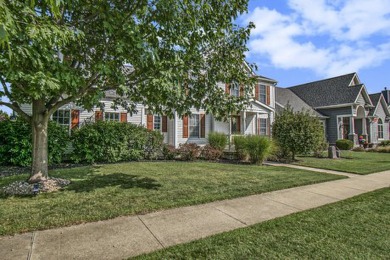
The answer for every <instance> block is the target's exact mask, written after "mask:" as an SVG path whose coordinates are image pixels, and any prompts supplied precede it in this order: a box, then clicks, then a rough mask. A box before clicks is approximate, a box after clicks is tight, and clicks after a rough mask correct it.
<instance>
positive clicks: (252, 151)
mask: <svg viewBox="0 0 390 260" xmlns="http://www.w3.org/2000/svg"><path fill="white" fill-rule="evenodd" d="M233 141H234V146H235V149H236V153H237V158H238V159H239V160H248V159H249V160H250V161H251V162H252V163H256V164H261V163H262V162H263V161H264V159H265V158H266V157H267V156H268V155H269V154H270V152H271V141H270V140H269V139H268V138H266V137H263V136H258V135H247V136H234V139H233Z"/></svg>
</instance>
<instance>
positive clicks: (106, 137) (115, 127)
mask: <svg viewBox="0 0 390 260" xmlns="http://www.w3.org/2000/svg"><path fill="white" fill-rule="evenodd" d="M72 141H73V148H74V151H73V155H72V159H73V160H74V161H76V162H87V163H95V162H119V161H136V160H141V159H144V158H147V159H152V158H155V157H156V156H157V154H158V152H159V151H161V149H162V141H163V137H162V135H161V133H159V132H155V131H150V130H147V129H146V128H144V127H142V126H137V125H134V124H130V123H121V122H107V121H99V122H96V123H93V124H87V125H85V126H83V127H81V128H80V129H77V130H75V131H74V132H73V134H72Z"/></svg>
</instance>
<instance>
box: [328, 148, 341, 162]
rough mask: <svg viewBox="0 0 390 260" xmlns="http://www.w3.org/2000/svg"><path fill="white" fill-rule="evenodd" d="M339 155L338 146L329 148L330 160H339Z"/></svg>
mask: <svg viewBox="0 0 390 260" xmlns="http://www.w3.org/2000/svg"><path fill="white" fill-rule="evenodd" d="M338 155H339V153H338V152H337V150H336V146H329V147H328V158H330V159H337V158H339V157H338Z"/></svg>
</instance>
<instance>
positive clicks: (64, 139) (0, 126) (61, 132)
mask: <svg viewBox="0 0 390 260" xmlns="http://www.w3.org/2000/svg"><path fill="white" fill-rule="evenodd" d="M68 143H69V135H68V131H67V130H66V129H65V128H63V127H62V126H60V125H58V124H57V123H56V122H53V121H49V125H48V156H49V165H53V164H56V163H60V162H61V161H62V158H63V157H64V153H65V151H66V148H67V145H68ZM31 163H32V130H31V126H30V124H29V123H27V122H25V121H24V120H22V119H20V118H18V119H17V120H16V121H11V120H9V119H6V120H2V121H0V164H1V165H14V166H24V167H25V166H31Z"/></svg>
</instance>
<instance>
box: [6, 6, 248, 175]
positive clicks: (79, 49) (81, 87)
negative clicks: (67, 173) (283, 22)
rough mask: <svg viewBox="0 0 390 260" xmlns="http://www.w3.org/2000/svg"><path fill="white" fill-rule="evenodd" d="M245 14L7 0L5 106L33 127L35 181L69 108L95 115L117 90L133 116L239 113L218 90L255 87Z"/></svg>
mask: <svg viewBox="0 0 390 260" xmlns="http://www.w3.org/2000/svg"><path fill="white" fill-rule="evenodd" d="M247 8H248V0H226V1H220V0H210V1H195V0H190V1H182V0H158V1H157V0H153V1H147V0H138V1H134V0H99V1H91V0H72V1H70V0H40V1H34V0H26V1H1V0H0V82H1V84H0V98H1V97H3V96H6V97H7V98H8V100H9V101H8V100H4V99H3V100H1V101H0V105H4V106H7V107H9V108H11V109H13V110H14V111H16V112H17V113H18V114H19V115H20V116H22V117H24V118H25V119H26V120H27V121H28V122H29V123H30V125H31V127H32V133H33V135H32V140H33V142H32V143H33V154H32V157H33V160H32V172H31V178H30V181H36V180H38V181H39V179H42V178H39V176H43V178H46V177H47V176H48V167H47V163H48V160H47V156H48V153H47V135H48V133H47V127H48V121H49V118H50V117H51V115H52V114H53V113H54V112H55V111H56V110H57V109H59V108H60V107H61V106H63V105H66V104H68V103H70V102H75V103H76V104H80V105H83V106H84V107H85V108H87V109H91V108H92V107H93V106H94V105H96V104H98V102H99V100H100V99H101V98H102V97H103V96H104V91H106V90H116V92H117V94H118V95H119V96H121V97H122V98H118V99H117V100H116V102H115V104H116V105H122V106H123V107H125V108H126V109H128V111H130V112H135V108H136V104H144V105H147V106H148V107H149V109H150V110H152V111H154V112H156V113H161V114H166V115H168V116H173V114H174V113H175V112H176V113H178V114H179V115H184V114H188V113H189V111H190V108H191V107H195V108H197V109H200V108H203V109H205V111H206V112H207V113H213V114H214V115H216V116H219V117H222V116H225V114H227V111H237V110H239V109H241V108H242V106H243V105H244V104H245V103H246V101H247V97H238V98H236V97H228V95H226V94H225V93H224V90H223V89H221V88H219V87H218V86H217V83H218V82H232V81H233V80H235V81H237V82H240V84H242V85H243V86H248V87H250V86H253V84H254V79H253V78H252V77H251V76H250V75H248V70H247V68H246V66H244V65H243V60H244V58H245V56H244V53H245V52H246V51H247V47H246V42H247V40H248V38H249V33H250V29H251V28H252V27H253V24H252V23H250V24H249V25H248V26H246V27H240V26H237V25H235V24H234V23H233V20H234V19H235V18H237V17H238V15H239V14H241V13H243V12H246V11H247ZM125 64H128V65H130V66H129V67H127V69H124V65H125ZM251 67H252V66H251ZM249 92H250V91H248V93H249ZM21 104H32V115H28V114H26V113H25V112H23V111H22V109H21Z"/></svg>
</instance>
